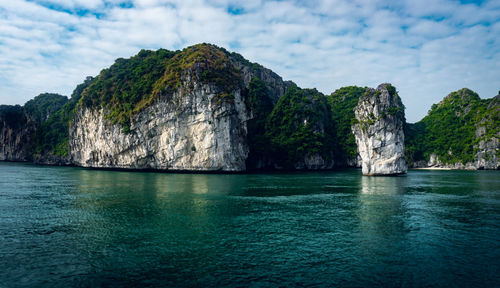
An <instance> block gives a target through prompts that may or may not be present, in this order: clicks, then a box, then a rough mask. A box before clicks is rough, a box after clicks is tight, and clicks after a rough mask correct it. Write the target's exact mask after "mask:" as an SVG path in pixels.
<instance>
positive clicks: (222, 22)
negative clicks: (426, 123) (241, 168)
mask: <svg viewBox="0 0 500 288" xmlns="http://www.w3.org/2000/svg"><path fill="white" fill-rule="evenodd" d="M200 42H209V43H214V44H217V45H219V46H223V47H225V48H227V49H229V50H231V51H236V52H238V53H240V54H242V55H243V56H244V57H246V58H247V59H249V60H251V61H253V62H258V63H260V64H262V65H264V66H266V67H268V68H270V69H272V70H274V71H275V72H276V73H278V74H279V75H281V76H282V77H283V78H284V79H286V80H293V81H294V82H295V83H297V84H298V85H299V86H301V87H307V88H312V87H315V88H317V89H318V90H320V91H321V92H323V93H328V94H329V93H331V92H333V91H334V90H335V89H338V88H340V87H342V86H348V85H358V86H369V87H375V86H377V85H378V84H380V83H382V82H391V83H392V84H393V85H394V86H396V87H397V89H398V90H399V94H400V96H401V97H402V98H403V102H404V103H405V105H406V107H407V109H406V115H407V119H408V121H410V122H414V121H418V120H419V119H420V118H422V117H423V116H424V115H425V114H426V113H427V110H428V109H429V108H430V106H431V105H432V104H433V103H436V102H439V101H440V100H441V99H442V98H443V97H444V96H446V95H447V94H448V93H449V92H451V91H454V90H458V89H460V88H463V87H468V88H470V89H472V90H474V91H476V92H478V93H479V95H480V96H481V97H482V98H490V97H492V96H495V95H496V94H497V93H498V91H499V90H500V1H498V0H489V1H488V0H485V1H457V0H453V1H451V0H407V1H404V0H394V1H376V0H353V1H343V0H323V1H321V0H318V1H316V0H310V1H305V0H304V1H292V0H289V1H287V0H285V1H283V0H281V1H264V0H255V1H252V0H237V1H228V0H173V1H166V0H137V1H131V0H128V1H121V0H31V1H24V0H2V1H0V104H24V103H25V102H26V101H27V100H29V99H31V98H33V97H34V96H36V95H38V94H39V93H42V92H56V93H60V94H63V95H70V94H71V92H72V90H73V89H74V87H75V86H76V85H77V84H79V83H81V82H82V81H83V79H84V78H85V77H86V76H87V75H91V76H95V75H97V74H98V73H99V71H100V70H101V69H103V68H106V67H108V66H110V65H111V64H112V63H113V62H114V59H116V58H118V57H124V58H128V57H130V56H132V55H134V54H136V53H137V52H138V51H139V50H140V49H158V48H166V49H169V50H177V49H182V48H184V47H186V46H189V45H192V44H196V43H200Z"/></svg>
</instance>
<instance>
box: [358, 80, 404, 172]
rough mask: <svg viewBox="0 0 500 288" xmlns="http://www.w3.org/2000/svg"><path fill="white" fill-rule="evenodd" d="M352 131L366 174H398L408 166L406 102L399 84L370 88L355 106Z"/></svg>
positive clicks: (384, 84) (386, 84) (385, 84)
mask: <svg viewBox="0 0 500 288" xmlns="http://www.w3.org/2000/svg"><path fill="white" fill-rule="evenodd" d="M354 114H355V116H356V121H355V123H354V124H353V125H352V127H351V128H352V131H353V133H354V137H355V138H356V144H357V146H358V152H359V155H360V156H361V159H362V170H363V175H370V176H375V175H398V174H404V173H406V172H407V170H408V166H407V165H406V161H405V159H404V148H405V147H404V133H403V125H404V121H405V118H404V106H403V103H402V102H401V98H399V96H398V94H397V92H396V88H395V87H393V86H392V85H391V84H388V83H383V84H380V85H379V86H378V87H377V89H372V88H370V89H368V90H367V91H366V93H365V94H364V95H363V96H361V97H360V98H359V101H358V105H357V106H356V107H355V108H354Z"/></svg>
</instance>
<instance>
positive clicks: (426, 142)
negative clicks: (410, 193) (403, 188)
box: [405, 88, 500, 170]
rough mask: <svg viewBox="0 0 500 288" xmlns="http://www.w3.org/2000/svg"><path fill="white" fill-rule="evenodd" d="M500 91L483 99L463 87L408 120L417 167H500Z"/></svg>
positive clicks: (411, 155) (410, 149)
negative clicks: (418, 117)
mask: <svg viewBox="0 0 500 288" xmlns="http://www.w3.org/2000/svg"><path fill="white" fill-rule="evenodd" d="M499 119H500V95H497V96H496V97H494V98H490V99H481V98H480V97H479V95H477V93H475V92H474V91H472V90H470V89H467V88H463V89H460V90H458V91H455V92H452V93H450V94H449V95H447V96H446V97H445V98H444V99H443V100H442V101H441V102H439V103H438V104H435V105H433V106H432V108H431V110H430V111H429V113H428V114H427V116H426V117H424V118H423V119H422V120H421V121H419V122H417V123H415V124H407V129H406V134H407V135H406V136H407V137H405V139H406V140H407V144H408V145H406V147H407V149H408V150H407V153H406V154H407V157H408V160H409V162H410V163H411V164H412V165H411V166H412V167H414V168H426V167H434V168H448V169H467V170H482V169H499V168H500V165H499V161H498V158H499V152H500V151H499V148H500V146H499V139H500V125H499V124H498V120H499Z"/></svg>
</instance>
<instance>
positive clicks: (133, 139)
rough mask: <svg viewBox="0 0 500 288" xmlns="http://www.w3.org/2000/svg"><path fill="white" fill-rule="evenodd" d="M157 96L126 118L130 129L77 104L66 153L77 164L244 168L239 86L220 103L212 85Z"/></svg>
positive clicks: (243, 116) (194, 84) (242, 106)
mask: <svg viewBox="0 0 500 288" xmlns="http://www.w3.org/2000/svg"><path fill="white" fill-rule="evenodd" d="M185 84H186V85H190V86H191V85H192V86H191V87H193V88H192V89H189V91H188V90H186V89H178V90H177V91H176V92H174V93H173V95H169V96H165V97H162V98H160V99H159V100H158V101H157V102H155V103H154V104H153V105H152V106H150V107H148V108H146V109H145V110H143V111H142V112H141V113H140V114H138V115H136V116H135V117H134V119H132V122H131V127H130V132H129V133H123V132H122V126H121V125H120V124H112V123H111V121H109V120H107V119H106V117H105V115H106V111H105V110H104V109H103V108H100V109H94V110H92V109H89V108H83V107H81V108H80V109H79V110H78V111H77V112H76V115H75V117H74V120H73V126H72V127H71V128H70V147H71V157H72V161H73V163H74V164H76V165H79V166H83V167H98V168H132V169H160V170H191V171H244V170H245V168H246V167H245V160H246V158H247V155H248V147H247V144H246V133H247V130H246V121H247V118H248V113H247V111H246V105H245V103H244V101H243V99H242V96H241V93H240V91H239V90H235V91H233V94H234V99H231V100H226V101H222V100H221V99H220V98H218V95H219V93H220V91H219V90H218V88H217V87H215V86H213V85H207V84H201V83H197V82H193V81H190V79H186V82H185Z"/></svg>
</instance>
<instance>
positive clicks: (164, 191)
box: [0, 162, 500, 287]
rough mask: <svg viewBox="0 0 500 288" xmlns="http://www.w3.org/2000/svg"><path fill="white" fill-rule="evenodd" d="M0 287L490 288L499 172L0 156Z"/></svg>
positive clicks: (498, 228)
mask: <svg viewBox="0 0 500 288" xmlns="http://www.w3.org/2000/svg"><path fill="white" fill-rule="evenodd" d="M0 287H500V171H451V170H449V171H441V170H439V171H436V170H409V171H408V174H407V175H405V176H398V177H367V176H362V174H361V171H360V170H358V169H348V170H336V171H328V172H293V173H249V174H186V173H184V174H183V173H165V172H137V171H135V172H130V171H108V170H93V169H84V168H76V167H53V166H37V165H34V164H27V163H9V162H0Z"/></svg>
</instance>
